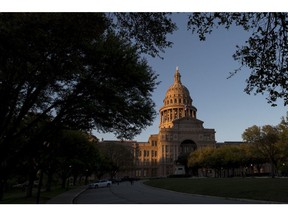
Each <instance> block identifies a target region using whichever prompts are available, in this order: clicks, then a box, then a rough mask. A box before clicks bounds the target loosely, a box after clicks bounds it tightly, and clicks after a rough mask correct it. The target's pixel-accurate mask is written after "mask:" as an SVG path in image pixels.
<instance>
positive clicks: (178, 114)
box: [160, 67, 197, 128]
mask: <svg viewBox="0 0 288 216" xmlns="http://www.w3.org/2000/svg"><path fill="white" fill-rule="evenodd" d="M163 103H164V106H163V107H162V108H161V109H160V116H161V120H160V127H161V128H170V127H172V126H173V121H174V120H175V119H179V118H183V117H191V118H196V112H197V109H196V108H195V107H194V106H192V98H191V97H190V93H189V90H188V89H187V88H186V87H185V86H184V85H183V84H182V83H181V75H180V73H179V69H178V67H177V68H176V71H175V74H174V83H173V84H172V85H171V86H170V87H169V88H168V90H167V92H166V95H165V98H164V100H163Z"/></svg>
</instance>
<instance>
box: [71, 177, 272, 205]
mask: <svg viewBox="0 0 288 216" xmlns="http://www.w3.org/2000/svg"><path fill="white" fill-rule="evenodd" d="M74 203H77V204H263V203H264V202H262V201H255V200H239V199H238V200H237V199H230V198H221V197H211V196H202V195H192V194H186V193H180V192H173V191H168V190H165V189H160V188H154V187H150V186H147V185H144V184H143V182H142V181H138V182H134V184H133V185H131V184H130V182H121V183H120V184H119V185H117V184H113V185H112V186H111V187H110V188H98V189H89V190H86V191H85V192H83V193H82V194H81V195H80V196H78V197H77V198H76V199H75V200H74ZM266 204H267V203H266Z"/></svg>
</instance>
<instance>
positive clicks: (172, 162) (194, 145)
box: [133, 67, 216, 177]
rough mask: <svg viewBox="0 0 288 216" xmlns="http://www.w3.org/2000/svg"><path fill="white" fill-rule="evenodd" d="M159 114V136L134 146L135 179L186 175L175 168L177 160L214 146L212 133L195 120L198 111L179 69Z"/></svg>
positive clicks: (177, 166)
mask: <svg viewBox="0 0 288 216" xmlns="http://www.w3.org/2000/svg"><path fill="white" fill-rule="evenodd" d="M159 112H160V122H159V133H158V134H153V135H150V137H149V140H148V142H147V143H140V142H134V144H133V145H134V149H135V159H136V161H135V164H136V168H135V176H136V177H153V176H168V175H172V174H177V173H178V174H181V173H182V172H183V173H185V170H183V169H184V167H182V166H179V165H177V164H176V161H177V159H178V158H179V156H183V155H186V154H189V153H190V152H192V151H194V150H196V149H199V148H203V147H207V146H212V147H215V146H216V141H215V130H214V129H206V128H204V127H203V123H204V122H203V121H201V120H199V119H197V109H196V107H195V106H194V105H193V100H192V98H191V96H190V93H189V90H188V89H187V88H186V87H185V86H184V85H183V84H182V82H181V75H180V72H179V69H178V67H177V68H176V71H175V74H174V82H173V84H172V85H171V86H170V87H169V88H168V90H167V92H166V94H165V97H164V100H163V106H162V107H161V108H160V110H159ZM181 171H182V172H181Z"/></svg>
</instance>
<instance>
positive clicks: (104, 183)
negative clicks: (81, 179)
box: [89, 179, 112, 189]
mask: <svg viewBox="0 0 288 216" xmlns="http://www.w3.org/2000/svg"><path fill="white" fill-rule="evenodd" d="M111 185H112V182H111V181H110V180H107V179H103V180H97V181H95V182H93V183H91V184H89V188H91V189H94V188H100V187H110V186H111Z"/></svg>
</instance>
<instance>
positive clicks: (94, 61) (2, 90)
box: [0, 13, 175, 199]
mask: <svg viewBox="0 0 288 216" xmlns="http://www.w3.org/2000/svg"><path fill="white" fill-rule="evenodd" d="M120 15H121V14H120ZM120 15H119V14H118V15H117V16H115V17H116V21H117V17H119V16H120ZM130 17H131V19H130ZM167 17H168V14H161V15H160V14H159V15H152V16H147V15H146V14H143V13H142V14H139V15H136V14H127V15H125V17H124V16H122V19H121V20H120V21H119V23H120V24H117V22H116V23H115V22H114V20H115V19H113V17H110V16H109V14H104V13H85V14H82V13H71V14H68V13H50V14H49V13H44V14H38V13H21V14H18V13H12V14H11V13H1V14H0V39H1V44H0V100H1V105H0V158H1V160H0V173H1V175H0V176H1V177H0V199H1V198H2V192H3V183H4V180H3V179H4V178H5V176H4V173H5V170H7V163H8V162H7V160H8V158H9V155H10V154H12V153H13V147H12V146H11V143H13V142H14V143H15V140H17V139H18V138H19V137H21V136H22V134H24V133H25V131H27V130H29V129H30V128H32V127H33V126H34V125H35V124H37V122H38V121H40V120H41V118H42V117H43V116H48V117H49V118H50V123H49V124H50V127H49V130H47V131H46V132H47V134H49V133H50V134H53V131H54V130H55V129H56V128H61V127H64V126H65V127H68V128H72V129H81V130H86V131H87V130H92V129H96V130H99V131H103V132H113V133H115V134H116V135H118V136H119V137H120V138H127V139H130V138H132V137H133V136H135V135H137V134H139V133H140V132H141V130H142V129H144V128H145V127H146V126H149V125H151V124H152V121H153V119H154V117H155V115H156V112H155V110H154V106H155V105H154V102H153V101H152V99H151V93H152V91H153V90H154V89H155V87H156V85H157V82H156V78H157V75H156V74H155V73H154V72H153V71H152V69H151V68H150V67H149V66H148V64H147V62H146V60H145V59H144V58H142V57H141V53H143V52H145V53H148V54H157V53H159V49H160V50H162V49H163V48H165V47H168V46H170V45H171V44H170V43H168V42H167V41H166V38H165V37H164V36H165V35H166V34H167V33H171V32H172V31H173V30H174V29H175V25H174V24H173V23H172V22H170V21H169V18H167ZM126 19H127V20H130V21H131V22H132V23H130V21H129V22H128V23H130V24H129V25H124V24H123V23H124V21H125V20H126ZM159 23H161V24H160V25H156V24H159ZM141 25H142V26H143V28H142V29H141V28H139V26H141ZM145 26H146V27H148V26H150V27H151V28H146V27H145ZM159 26H161V28H158V27H159ZM157 28H158V30H157ZM156 30H157V31H156ZM148 35H149V37H146V38H143V37H144V36H148ZM128 36H131V38H129V37H128ZM147 38H149V40H146V39H147ZM28 113H36V114H37V116H38V118H36V119H34V121H32V122H30V124H27V125H25V127H20V124H21V123H22V121H23V118H25V116H27V114H28Z"/></svg>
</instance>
